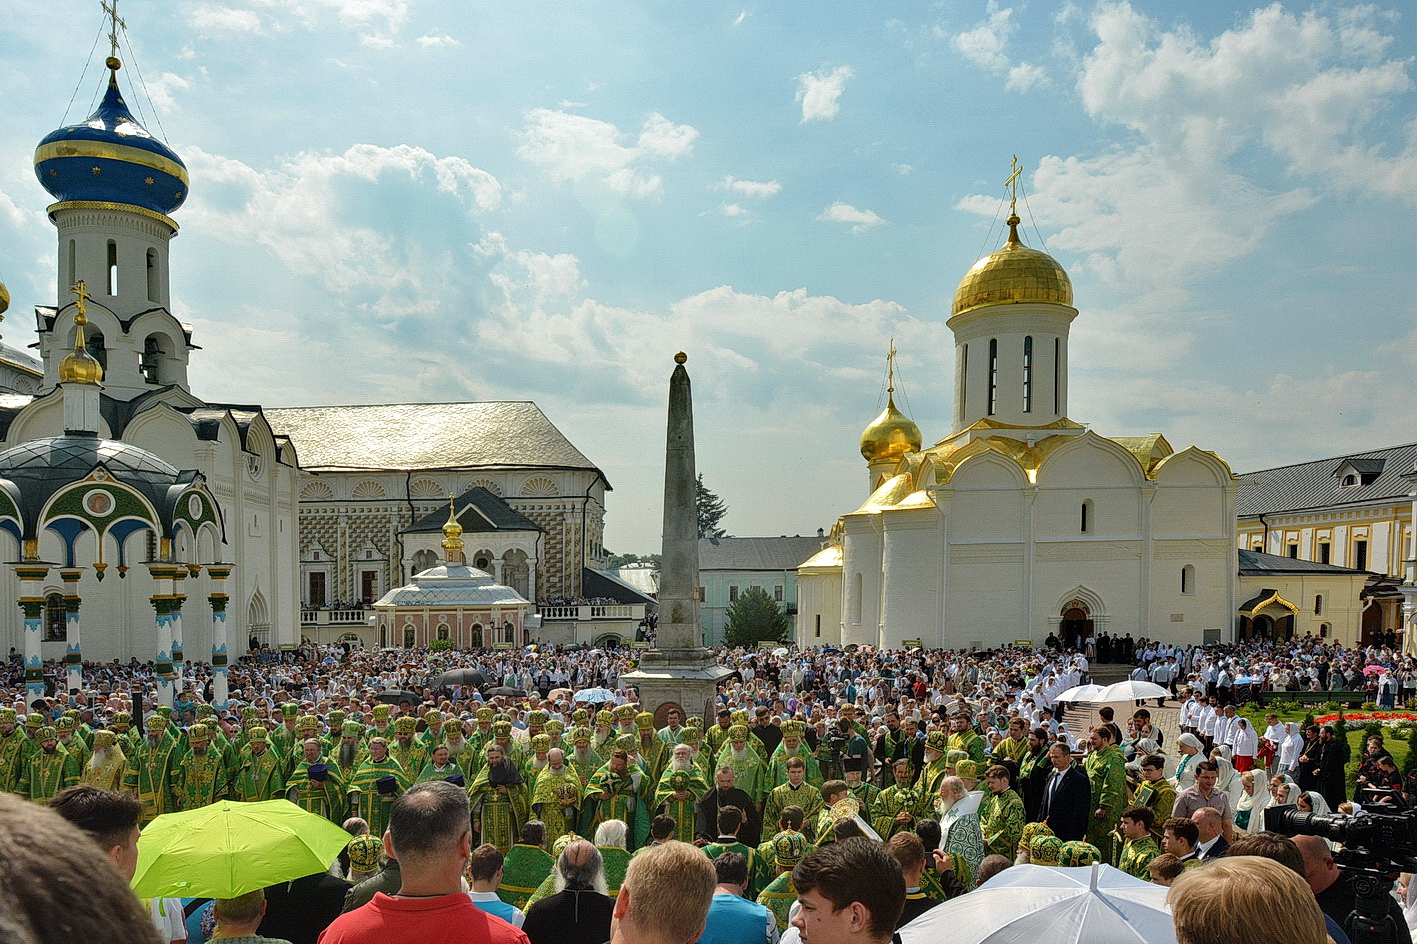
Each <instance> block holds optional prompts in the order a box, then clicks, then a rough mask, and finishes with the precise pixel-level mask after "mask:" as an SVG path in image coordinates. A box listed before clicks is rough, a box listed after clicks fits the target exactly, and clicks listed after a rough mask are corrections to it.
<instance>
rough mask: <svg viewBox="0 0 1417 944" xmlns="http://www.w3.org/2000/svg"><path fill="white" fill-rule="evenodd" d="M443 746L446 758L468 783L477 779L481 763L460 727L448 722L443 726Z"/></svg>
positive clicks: (454, 722)
mask: <svg viewBox="0 0 1417 944" xmlns="http://www.w3.org/2000/svg"><path fill="white" fill-rule="evenodd" d="M443 746H444V747H446V748H447V749H448V758H449V759H450V760H452V762H453V763H455V764H457V765H458V768H459V769H461V770H462V773H463V776H464V777H465V778H467V782H468V783H472V781H473V780H474V779H475V778H476V777H477V771H478V769H479V768H480V767H481V761H480V759H479V758H478V756H477V751H476V750H474V749H473V746H472V742H471V741H469V740H468V739H467V737H466V736H465V735H464V734H463V730H462V725H461V724H459V723H458V722H457V721H449V722H447V723H446V724H444V725H443Z"/></svg>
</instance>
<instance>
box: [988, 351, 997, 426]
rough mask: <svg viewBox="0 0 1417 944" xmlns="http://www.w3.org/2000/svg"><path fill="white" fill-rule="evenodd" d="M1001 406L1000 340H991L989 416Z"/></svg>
mask: <svg viewBox="0 0 1417 944" xmlns="http://www.w3.org/2000/svg"><path fill="white" fill-rule="evenodd" d="M998 406H999V339H998V338H990V339H989V415H990V416H993V415H994V414H995V413H996V412H997V411H998Z"/></svg>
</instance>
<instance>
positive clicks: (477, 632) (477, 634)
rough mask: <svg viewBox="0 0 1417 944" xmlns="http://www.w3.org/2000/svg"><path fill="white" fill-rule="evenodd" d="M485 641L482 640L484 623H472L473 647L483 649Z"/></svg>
mask: <svg viewBox="0 0 1417 944" xmlns="http://www.w3.org/2000/svg"><path fill="white" fill-rule="evenodd" d="M484 645H485V643H483V641H482V624H481V623H473V624H472V648H474V649H481V648H482V647H483V646H484Z"/></svg>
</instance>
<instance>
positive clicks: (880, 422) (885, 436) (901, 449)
mask: <svg viewBox="0 0 1417 944" xmlns="http://www.w3.org/2000/svg"><path fill="white" fill-rule="evenodd" d="M921 441H922V439H921V436H920V427H919V426H916V425H915V423H914V421H913V420H911V419H910V417H908V416H906V415H905V414H904V413H902V412H900V410H898V409H896V405H895V395H894V394H890V395H888V396H887V397H886V408H885V409H884V410H882V411H881V415H880V416H878V417H876V418H875V419H874V420H872V421H871V425H870V426H867V427H866V429H865V430H864V431H863V432H862V433H861V455H862V456H864V457H865V459H866V461H867V462H877V461H880V460H883V459H887V460H896V461H899V459H900V458H901V457H902V456H904V455H905V454H906V453H908V452H918V451H919V450H920V443H921Z"/></svg>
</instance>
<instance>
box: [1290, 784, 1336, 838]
mask: <svg viewBox="0 0 1417 944" xmlns="http://www.w3.org/2000/svg"><path fill="white" fill-rule="evenodd" d="M1296 805H1297V806H1298V807H1299V812H1300V813H1318V814H1320V815H1323V816H1327V815H1328V814H1329V813H1332V812H1333V808H1332V807H1330V806H1329V805H1328V801H1327V800H1325V799H1324V795H1323V794H1322V793H1320V792H1319V791H1317V790H1306V791H1305V792H1303V793H1301V794H1299V798H1298V800H1297V802H1296ZM1324 842H1326V843H1328V847H1329V849H1330V850H1332V851H1334V852H1337V851H1338V849H1339V844H1338V843H1336V842H1334V841H1333V840H1332V839H1325V840H1324Z"/></svg>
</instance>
